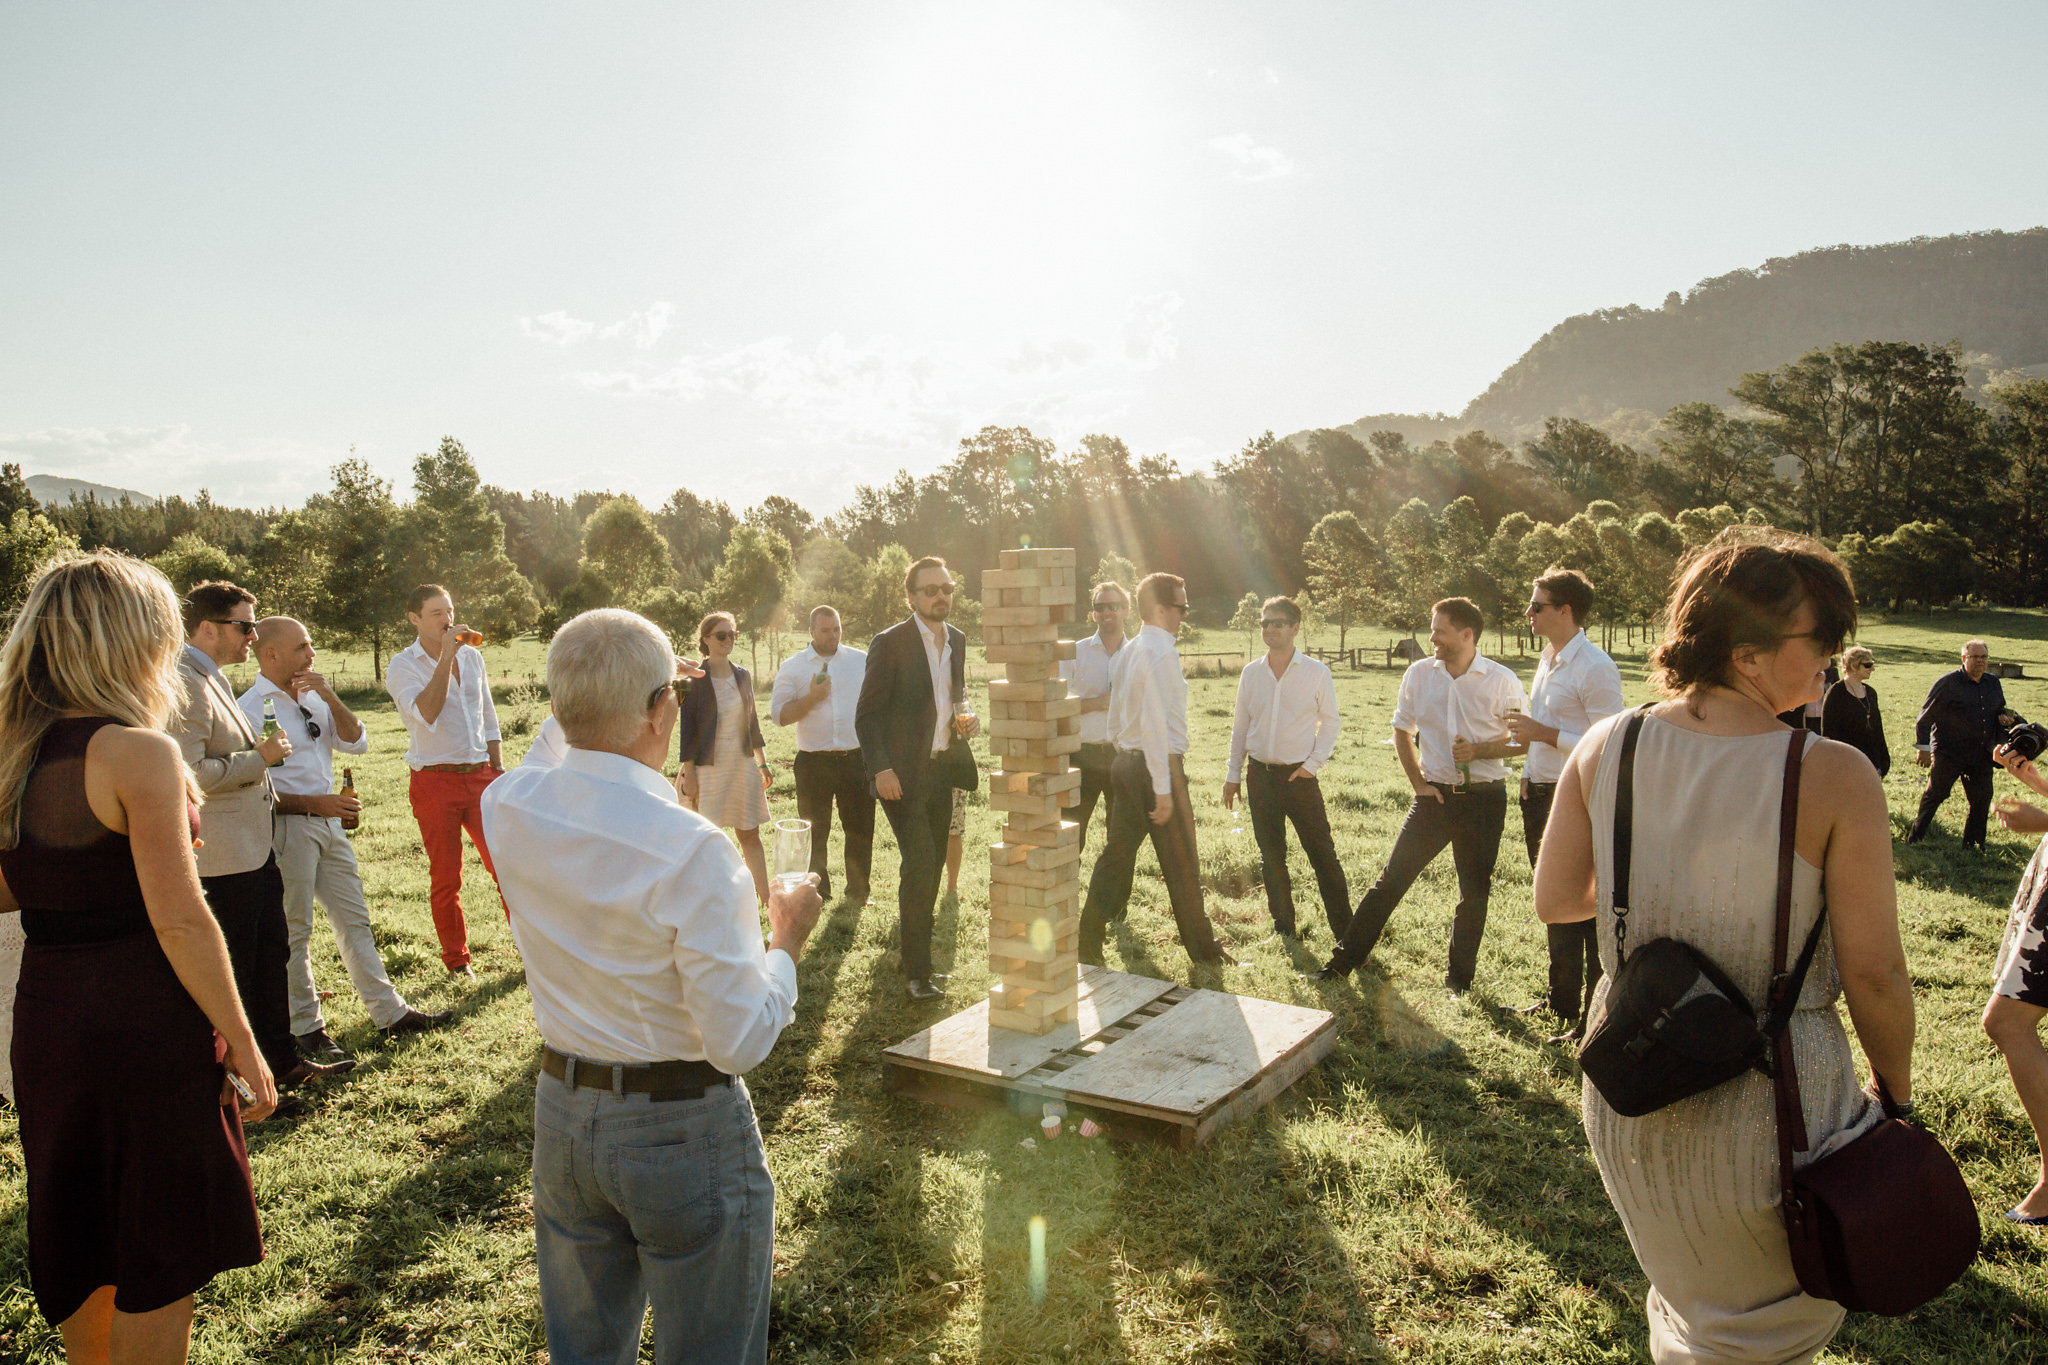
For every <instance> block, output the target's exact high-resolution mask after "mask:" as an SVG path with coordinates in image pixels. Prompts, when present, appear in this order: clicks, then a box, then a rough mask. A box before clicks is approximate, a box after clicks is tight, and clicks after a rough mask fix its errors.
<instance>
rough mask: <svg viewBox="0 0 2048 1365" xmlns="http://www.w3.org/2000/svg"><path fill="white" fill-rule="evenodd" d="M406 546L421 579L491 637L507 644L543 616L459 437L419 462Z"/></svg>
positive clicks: (449, 438) (447, 438)
mask: <svg viewBox="0 0 2048 1365" xmlns="http://www.w3.org/2000/svg"><path fill="white" fill-rule="evenodd" d="M403 543H404V545H405V549H406V553H405V556H404V559H405V563H406V566H407V568H408V569H409V570H410V571H411V574H412V576H413V578H414V581H415V582H420V583H425V582H436V583H439V584H441V585H442V586H443V587H445V588H447V589H448V591H449V592H450V593H451V594H453V596H454V597H455V601H456V605H457V609H458V611H459V612H460V614H461V616H462V618H463V620H464V621H465V622H466V623H468V624H470V625H472V626H474V627H475V628H476V629H478V630H480V631H483V632H484V633H485V634H486V635H490V636H494V637H496V638H498V639H508V638H510V637H511V636H514V635H517V634H518V633H519V632H520V631H522V630H525V629H526V628H527V627H528V626H531V625H532V624H533V623H534V619H535V618H536V617H538V616H539V615H540V602H539V601H538V600H537V599H536V598H535V597H534V594H533V585H532V584H530V583H528V582H527V581H526V579H525V578H524V577H522V576H521V575H520V572H519V569H518V566H517V565H515V564H513V562H512V560H511V558H510V557H509V556H507V555H506V553H505V523H504V522H503V521H501V520H499V518H498V514H497V513H496V512H495V511H493V510H492V508H491V500H490V498H489V497H488V496H487V495H486V494H485V493H484V491H483V488H482V485H481V483H480V482H479V480H478V479H477V473H476V464H475V462H474V461H472V460H471V459H470V458H469V452H468V451H466V450H464V449H463V448H462V442H460V441H458V440H456V439H455V438H454V437H453V436H444V437H442V438H441V444H440V447H439V449H437V450H434V451H431V452H428V453H425V454H422V455H420V456H419V457H418V458H417V459H415V460H414V461H413V503H412V506H411V507H410V508H408V509H407V512H406V517H405V523H404V540H403Z"/></svg>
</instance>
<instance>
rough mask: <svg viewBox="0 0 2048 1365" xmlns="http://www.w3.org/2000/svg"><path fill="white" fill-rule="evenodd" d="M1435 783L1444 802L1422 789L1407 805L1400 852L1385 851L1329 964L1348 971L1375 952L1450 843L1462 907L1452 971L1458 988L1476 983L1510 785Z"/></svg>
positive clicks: (1397, 844) (1454, 931)
mask: <svg viewBox="0 0 2048 1365" xmlns="http://www.w3.org/2000/svg"><path fill="white" fill-rule="evenodd" d="M1436 790H1437V791H1439V792H1441V793H1442V794H1443V800H1442V801H1437V800H1435V799H1434V798H1431V797H1426V796H1418V797H1416V798H1415V800H1414V801H1413V802H1411V803H1410V804H1409V807H1408V818H1407V819H1406V820H1404V821H1402V822H1401V832H1400V833H1399V834H1397V835H1395V836H1394V851H1393V852H1392V853H1390V854H1388V855H1387V865H1386V867H1385V868H1384V869H1383V870H1382V871H1381V872H1380V877H1379V880H1378V881H1376V882H1374V883H1373V886H1372V890H1370V891H1368V892H1366V893H1365V897H1364V899H1362V900H1360V901H1359V902H1358V910H1357V913H1355V914H1354V915H1352V917H1351V927H1350V929H1349V930H1347V931H1346V932H1345V934H1344V940H1343V942H1341V943H1340V944H1338V945H1337V951H1336V954H1335V955H1334V956H1332V957H1331V958H1330V965H1331V966H1332V967H1335V968H1337V969H1338V970H1339V971H1349V970H1351V969H1352V968H1354V967H1356V966H1357V965H1358V964H1359V963H1361V962H1363V961H1365V959H1366V958H1368V957H1370V956H1372V950H1373V948H1374V947H1375V946H1376V945H1377V944H1378V943H1379V941H1380V934H1381V933H1383V932H1384V931H1385V930H1386V927H1387V921H1388V919H1390V918H1391V917H1392V916H1393V913H1394V907H1395V906H1397V905H1399V904H1400V903H1401V897H1403V896H1405V895H1406V894H1408V888H1409V887H1411V886H1413V885H1414V884H1415V879H1416V878H1417V877H1419V876H1421V875H1422V869H1424V868H1425V867H1428V866H1429V864H1430V863H1431V861H1432V860H1434V859H1435V857H1436V855H1437V854H1439V853H1441V852H1443V849H1444V845H1445V844H1449V845H1450V846H1451V858H1452V860H1453V862H1454V863H1455V864H1456V866H1457V869H1458V909H1457V914H1456V916H1455V917H1454V918H1453V919H1452V921H1451V956H1450V971H1449V973H1448V976H1449V980H1450V984H1451V986H1452V987H1453V988H1454V989H1456V990H1464V989H1465V988H1466V987H1468V986H1470V985H1471V984H1472V974H1473V972H1474V971H1475V970H1476V969H1477V967H1478V965H1479V941H1480V939H1481V938H1483V937H1484V936H1485V934H1486V906H1487V899H1488V897H1489V896H1490V895H1491V894H1492V892H1493V865H1494V863H1495V861H1496V860H1498V858H1499V857H1500V834H1501V830H1502V828H1503V827H1504V826H1505V825H1506V824H1507V815H1508V789H1507V784H1506V783H1504V782H1489V783H1482V784H1473V785H1470V786H1467V787H1464V788H1462V789H1461V788H1455V787H1444V786H1440V787H1438V788H1437V789H1436Z"/></svg>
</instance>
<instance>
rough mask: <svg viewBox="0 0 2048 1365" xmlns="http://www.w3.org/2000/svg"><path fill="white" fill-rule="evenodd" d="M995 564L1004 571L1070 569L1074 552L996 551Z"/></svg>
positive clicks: (1056, 550)
mask: <svg viewBox="0 0 2048 1365" xmlns="http://www.w3.org/2000/svg"><path fill="white" fill-rule="evenodd" d="M996 564H997V566H998V567H999V568H1004V569H1071V568H1073V567H1074V551H1073V550H1072V549H1071V548H1068V547H1059V548H1047V549H1042V550H1041V549H1029V550H998V551H996ZM983 572H984V573H985V572H987V570H983Z"/></svg>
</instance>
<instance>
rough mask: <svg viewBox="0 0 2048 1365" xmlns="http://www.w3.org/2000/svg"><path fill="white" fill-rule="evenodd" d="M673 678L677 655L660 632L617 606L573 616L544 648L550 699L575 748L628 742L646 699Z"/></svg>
mask: <svg viewBox="0 0 2048 1365" xmlns="http://www.w3.org/2000/svg"><path fill="white" fill-rule="evenodd" d="M675 676H676V654H675V650H674V649H673V648H672V647H670V645H669V642H668V636H667V635H666V634H665V633H663V631H662V629H661V627H660V626H657V625H655V624H654V622H652V621H650V620H648V619H647V618H646V617H644V616H641V615H639V614H637V613H635V612H630V611H622V610H620V609H619V608H617V607H600V608H599V609H597V610H595V611H586V612H584V613H582V614H581V615H579V616H576V617H574V618H572V619H571V620H570V622H569V624H568V625H566V626H563V627H562V628H561V629H560V630H558V631H556V632H555V638H554V639H553V640H552V641H550V642H549V644H548V700H549V702H550V703H551V705H552V707H553V710H554V713H555V720H556V722H557V723H559V724H560V725H561V727H562V733H563V735H565V736H567V738H568V740H569V742H570V743H571V744H573V745H575V746H576V747H577V748H579V749H588V748H593V747H610V746H614V745H625V744H630V743H631V742H632V740H633V736H634V735H635V734H637V733H638V732H639V729H640V726H641V725H642V724H643V723H644V722H645V721H646V719H647V711H648V707H649V698H650V697H652V698H654V699H655V700H656V701H658V700H660V697H659V693H660V692H661V689H662V688H664V687H667V686H668V685H669V683H670V682H671V681H672V680H673V679H674V678H675Z"/></svg>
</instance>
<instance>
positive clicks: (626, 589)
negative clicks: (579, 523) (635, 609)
mask: <svg viewBox="0 0 2048 1365" xmlns="http://www.w3.org/2000/svg"><path fill="white" fill-rule="evenodd" d="M577 571H578V573H579V575H589V576H592V577H595V578H600V579H603V580H604V582H605V583H607V584H608V585H610V587H611V591H612V596H613V600H615V601H618V602H622V603H625V604H626V605H628V606H637V604H638V603H640V602H641V601H642V600H644V599H645V598H647V597H648V596H650V595H651V594H653V593H655V592H657V591H659V590H660V589H662V588H672V587H674V586H675V579H676V570H675V565H674V564H673V563H671V562H670V560H669V549H668V541H667V540H666V539H664V538H663V537H662V534H661V532H660V531H658V530H656V529H655V525H654V518H653V517H650V516H649V515H648V514H647V509H646V508H645V507H642V506H641V505H640V500H639V499H638V498H635V497H633V496H631V495H623V496H620V497H616V498H612V499H610V500H608V501H606V502H604V503H601V504H600V505H599V506H598V508H597V510H596V511H594V512H592V513H591V514H590V517H589V519H588V520H587V521H585V522H584V523H583V558H582V560H581V561H580V562H579V563H578V565H577Z"/></svg>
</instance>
